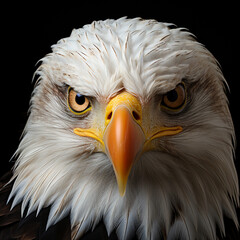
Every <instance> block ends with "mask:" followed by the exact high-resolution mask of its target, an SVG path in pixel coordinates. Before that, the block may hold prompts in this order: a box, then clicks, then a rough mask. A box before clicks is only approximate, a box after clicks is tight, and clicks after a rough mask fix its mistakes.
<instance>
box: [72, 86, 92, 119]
mask: <svg viewBox="0 0 240 240" xmlns="http://www.w3.org/2000/svg"><path fill="white" fill-rule="evenodd" d="M68 107H69V109H70V111H71V112H73V113H74V114H77V115H81V114H84V113H86V112H88V111H89V110H91V104H90V101H89V100H88V98H87V97H86V96H84V95H82V94H80V93H77V92H75V91H74V90H73V88H72V87H69V88H68Z"/></svg>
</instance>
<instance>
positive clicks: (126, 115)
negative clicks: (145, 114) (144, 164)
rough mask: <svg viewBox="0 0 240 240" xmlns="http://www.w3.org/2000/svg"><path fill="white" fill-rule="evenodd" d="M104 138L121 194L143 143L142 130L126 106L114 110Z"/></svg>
mask: <svg viewBox="0 0 240 240" xmlns="http://www.w3.org/2000/svg"><path fill="white" fill-rule="evenodd" d="M104 140H105V141H104V142H105V145H106V152H107V155H108V156H109V158H110V159H111V160H112V164H113V167H114V171H115V175H116V178H117V182H118V188H119V192H120V194H121V195H122V196H123V195H124V193H125V189H126V185H127V179H128V176H129V173H130V170H131V168H132V165H133V162H134V160H136V158H137V155H138V154H139V153H140V152H141V150H142V148H143V144H144V134H143V131H142V129H141V128H140V126H139V125H138V124H137V123H136V121H135V119H134V117H133V116H132V115H131V113H130V111H129V109H128V108H127V107H126V106H124V105H120V106H119V107H117V109H116V110H115V111H114V113H113V116H112V120H111V122H110V123H109V125H108V126H107V129H106V131H105V139H104Z"/></svg>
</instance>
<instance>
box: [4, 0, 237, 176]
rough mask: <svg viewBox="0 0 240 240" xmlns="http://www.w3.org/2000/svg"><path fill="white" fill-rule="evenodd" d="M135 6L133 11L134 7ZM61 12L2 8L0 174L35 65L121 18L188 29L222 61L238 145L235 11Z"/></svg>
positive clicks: (143, 8)
mask: <svg viewBox="0 0 240 240" xmlns="http://www.w3.org/2000/svg"><path fill="white" fill-rule="evenodd" d="M130 3H131V5H130ZM61 4H63V7H62V8H61V9H60V8H50V7H49V6H48V5H44V3H43V2H37V3H35V6H29V4H28V5H26V6H24V5H19V6H16V5H11V4H8V5H6V6H5V7H3V6H1V30H0V31H1V59H2V62H1V80H0V81H1V120H2V121H1V135H0V139H1V140H2V141H1V143H2V144H1V154H2V157H1V160H0V161H1V162H0V174H3V173H4V172H5V171H7V170H9V169H10V168H11V167H12V165H13V163H11V162H9V160H10V158H11V156H12V155H13V154H14V152H15V150H16V149H17V146H18V144H19V139H20V136H21V133H22V130H23V128H24V125H25V122H26V120H27V115H28V114H27V111H28V107H29V100H30V96H31V92H32V90H33V86H34V84H33V83H32V76H33V73H34V71H35V70H36V69H37V66H36V64H37V61H38V60H39V59H41V58H42V57H43V56H45V55H46V54H47V53H49V52H50V51H51V48H50V46H51V45H53V44H55V43H56V42H57V41H58V40H59V39H61V38H64V37H67V36H69V35H70V33H71V30H72V29H73V28H80V27H82V26H83V25H85V24H88V23H91V22H92V21H93V20H104V19H106V18H114V19H116V18H119V17H122V16H128V17H129V18H132V17H142V18H146V19H156V20H158V21H162V22H171V23H175V24H176V25H177V26H178V27H185V28H187V29H189V31H190V32H192V33H193V34H195V35H196V37H197V40H198V41H199V42H201V43H203V44H204V45H205V46H206V47H207V48H208V49H209V50H210V51H211V52H212V53H213V55H214V56H215V57H216V59H217V60H218V61H219V63H220V65H221V67H222V71H223V73H224V76H225V78H226V79H227V81H228V84H229V86H230V89H231V92H230V93H228V97H229V101H230V110H231V113H232V117H233V122H234V125H235V129H236V134H237V140H238V142H240V114H238V112H239V111H238V110H239V109H240V108H239V104H240V101H239V98H240V95H239V84H238V81H239V74H237V72H238V70H239V69H238V68H239V67H238V66H237V63H239V55H238V53H237V51H239V46H238V44H239V43H238V41H239V40H238V38H239V33H238V29H239V25H238V23H237V21H239V16H238V15H237V8H238V7H237V6H234V5H231V4H230V3H229V4H227V5H226V4H224V5H223V4H222V5H221V6H220V5H219V3H218V4H217V5H211V7H210V6H209V5H203V3H201V4H200V2H199V3H194V4H195V5H194V6H188V5H184V6H183V5H180V4H178V5H175V4H168V5H166V4H164V5H162V4H161V1H158V2H157V4H156V2H152V1H144V2H143V1H132V2H130V1H129V3H123V2H120V1H115V2H114V1H109V2H108V1H104V2H101V3H100V2H98V3H94V2H90V3H89V4H88V3H84V4H83V5H81V4H78V5H74V4H71V3H69V2H68V3H66V2H62V3H61V2H58V5H61ZM239 149H240V147H239V144H238V145H237V150H236V153H237V154H236V166H237V169H238V172H239V171H240V170H239V159H240V150H239Z"/></svg>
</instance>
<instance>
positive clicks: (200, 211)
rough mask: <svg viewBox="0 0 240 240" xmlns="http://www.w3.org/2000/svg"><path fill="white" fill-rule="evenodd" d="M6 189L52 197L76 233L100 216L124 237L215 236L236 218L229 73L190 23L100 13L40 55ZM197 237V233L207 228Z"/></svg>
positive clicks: (19, 195) (55, 215)
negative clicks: (189, 27) (9, 185)
mask: <svg viewBox="0 0 240 240" xmlns="http://www.w3.org/2000/svg"><path fill="white" fill-rule="evenodd" d="M37 74H38V75H39V76H40V77H39V81H38V82H37V86H36V88H35V90H34V94H33V96H32V99H31V109H30V110H31V114H30V116H29V120H28V122H27V125H26V128H25V135H24V137H23V139H22V141H21V143H20V145H19V149H18V151H17V152H18V155H19V156H18V160H17V162H16V164H15V168H14V179H15V183H14V186H13V189H12V193H11V195H10V197H9V198H13V206H14V205H16V204H17V203H19V202H21V201H22V212H24V210H25V209H26V207H28V213H30V212H33V211H35V210H37V213H38V212H39V211H40V210H41V209H42V208H43V207H46V206H49V205H52V207H51V211H50V214H49V217H48V226H47V227H49V226H51V225H53V224H54V223H56V222H57V221H59V220H60V219H61V218H63V217H64V216H66V215H67V214H70V215H71V225H72V229H73V237H76V238H77V237H79V236H80V235H81V234H82V233H84V232H85V231H87V230H88V229H89V228H94V227H95V226H96V224H97V223H98V222H99V220H101V219H103V220H104V223H105V225H106V228H107V231H108V232H109V233H111V231H112V230H113V229H115V228H116V229H117V233H118V236H119V238H120V239H125V238H127V237H129V236H131V234H132V233H133V232H134V231H137V233H138V236H139V238H140V239H158V238H159V236H168V237H169V239H171V238H174V236H175V234H176V235H177V234H181V235H183V236H185V237H186V238H189V239H194V238H195V237H199V236H201V237H203V238H209V239H214V238H215V227H216V225H218V227H219V228H220V229H221V230H222V231H224V226H223V214H227V215H228V216H229V217H231V218H232V219H233V220H234V221H235V222H237V220H236V216H235V212H234V204H233V203H234V202H237V201H238V182H237V175H236V170H235V167H234V163H233V142H234V129H233V125H232V120H231V116H230V113H229V109H228V105H227V99H226V96H225V93H224V86H223V85H224V82H225V80H224V77H223V75H222V73H221V71H220V69H219V67H218V65H217V63H216V60H215V59H214V57H213V56H212V55H211V54H210V53H209V52H208V51H207V50H206V49H205V48H204V47H203V46H202V45H201V44H199V43H197V42H196V41H195V40H194V39H193V37H192V35H191V34H189V33H188V32H186V31H185V30H183V29H177V28H175V29H171V28H170V25H169V24H165V23H158V22H156V21H152V20H150V21H149V20H141V19H125V18H122V19H119V20H116V21H114V20H106V21H99V22H94V23H92V24H91V25H86V26H84V27H83V28H82V29H78V30H74V31H73V32H72V34H71V36H70V37H69V38H65V39H62V40H60V41H59V42H58V43H57V44H56V45H54V46H53V52H52V53H51V54H49V55H47V56H46V57H45V58H43V59H42V65H41V66H40V67H39V69H38V70H37ZM201 237H200V238H201Z"/></svg>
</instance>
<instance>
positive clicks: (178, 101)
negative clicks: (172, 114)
mask: <svg viewBox="0 0 240 240" xmlns="http://www.w3.org/2000/svg"><path fill="white" fill-rule="evenodd" d="M185 103H186V91H185V85H184V84H183V83H180V84H178V85H177V87H176V88H175V89H173V90H171V91H169V92H167V93H166V94H165V95H163V98H162V102H161V105H162V107H165V108H167V109H170V110H180V109H181V108H182V107H183V106H184V105H185Z"/></svg>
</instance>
